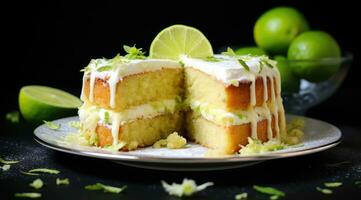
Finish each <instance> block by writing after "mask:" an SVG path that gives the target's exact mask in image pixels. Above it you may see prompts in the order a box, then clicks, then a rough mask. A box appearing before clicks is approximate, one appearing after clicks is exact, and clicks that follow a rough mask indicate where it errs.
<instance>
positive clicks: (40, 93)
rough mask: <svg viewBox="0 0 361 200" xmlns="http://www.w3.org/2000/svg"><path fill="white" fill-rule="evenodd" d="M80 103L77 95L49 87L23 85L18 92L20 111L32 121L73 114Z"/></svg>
mask: <svg viewBox="0 0 361 200" xmlns="http://www.w3.org/2000/svg"><path fill="white" fill-rule="evenodd" d="M81 104H82V102H81V101H80V99H79V98H78V97H76V96H74V95H72V94H69V93H67V92H64V91H62V90H59V89H55V88H51V87H45V86H37V85H31V86H24V87H22V88H21V90H20V93H19V107H20V112H21V114H22V115H23V117H24V118H25V119H26V120H28V121H30V122H33V123H41V122H42V121H43V120H54V119H57V118H61V117H65V116H70V115H74V114H76V108H78V107H79V106H81Z"/></svg>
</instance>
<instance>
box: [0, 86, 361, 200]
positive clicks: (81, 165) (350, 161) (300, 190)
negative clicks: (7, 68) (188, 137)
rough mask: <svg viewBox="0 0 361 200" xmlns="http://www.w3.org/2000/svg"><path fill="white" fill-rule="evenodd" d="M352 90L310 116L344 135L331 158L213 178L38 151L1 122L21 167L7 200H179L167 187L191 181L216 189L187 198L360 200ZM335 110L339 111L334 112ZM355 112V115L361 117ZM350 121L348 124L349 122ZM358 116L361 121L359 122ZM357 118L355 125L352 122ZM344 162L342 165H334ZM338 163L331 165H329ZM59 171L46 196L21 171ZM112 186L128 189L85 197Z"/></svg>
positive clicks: (1, 181) (8, 177) (21, 128)
mask: <svg viewBox="0 0 361 200" xmlns="http://www.w3.org/2000/svg"><path fill="white" fill-rule="evenodd" d="M352 91H353V90H349V91H348V90H343V91H342V92H338V94H337V95H335V96H334V97H332V98H331V99H330V100H328V101H326V102H325V103H324V104H323V105H322V106H319V107H316V108H314V109H313V110H311V112H309V113H308V115H310V116H311V117H316V118H319V119H321V120H325V121H329V122H331V123H333V124H335V125H336V126H338V127H339V128H340V129H341V131H342V133H343V138H344V139H343V141H342V143H341V144H340V145H338V146H336V147H334V148H332V149H329V150H327V151H324V152H320V153H316V154H312V155H307V156H301V157H296V158H287V159H281V160H273V161H266V162H263V163H261V164H258V165H254V166H250V167H246V168H239V169H232V170H224V171H207V172H170V171H155V170H145V169H138V168H131V167H126V166H122V165H120V164H116V163H113V162H110V161H107V160H100V159H94V158H88V157H81V156H75V155H69V154H66V153H61V152H56V151H53V150H50V149H47V148H45V147H43V146H41V145H39V144H37V143H36V142H35V141H34V139H33V138H32V132H33V129H34V127H31V126H30V125H28V124H26V123H25V122H23V121H21V122H20V123H19V124H12V123H10V122H5V121H3V122H2V125H1V132H0V156H1V157H2V158H6V159H15V160H20V161H21V162H19V163H18V164H13V165H12V166H11V169H10V170H9V171H2V170H0V199H13V198H14V193H17V192H41V193H42V195H43V197H42V198H43V199H77V200H79V199H179V198H176V197H172V196H169V195H168V194H167V193H166V192H165V191H164V190H163V188H162V186H161V184H160V180H165V181H167V182H181V181H182V179H183V178H185V177H187V178H191V179H194V180H196V181H197V183H203V182H206V181H212V182H214V183H215V185H214V186H212V187H210V188H208V189H206V190H205V191H202V192H200V193H197V194H196V195H195V196H193V197H191V198H187V199H224V200H225V199H234V195H235V194H237V193H240V192H248V195H249V198H248V199H269V198H268V196H266V195H263V194H259V193H257V192H255V191H254V190H253V189H252V186H253V185H262V186H271V187H275V188H278V189H280V190H282V191H284V192H285V193H286V196H285V198H282V199H303V200H304V199H361V187H359V186H357V185H355V181H359V180H361V127H360V125H359V124H360V123H359V119H360V117H359V116H356V115H357V113H358V111H359V107H357V108H354V109H353V110H351V109H350V110H344V109H342V108H340V106H335V105H336V104H338V103H340V101H341V99H345V98H346V99H348V98H353V99H355V98H356V100H357V99H360V95H356V96H354V95H353V92H352ZM331 109H333V111H332V112H331ZM355 109H356V110H355ZM347 117H348V118H347ZM355 117H356V118H355ZM351 119H352V120H351ZM340 162H344V164H341V165H339V166H332V164H334V163H340ZM330 164H331V166H330ZM33 168H54V169H58V170H60V171H61V173H60V174H58V175H46V174H44V175H41V176H40V178H41V179H42V180H43V181H44V183H45V186H44V187H43V188H42V189H40V190H35V189H32V188H31V187H29V183H31V182H32V181H33V180H34V179H35V178H37V177H33V176H27V175H23V174H21V173H20V172H19V170H23V171H26V170H28V169H33ZM58 177H59V178H69V179H70V185H62V186H57V185H56V184H55V180H56V178H58ZM334 181H337V182H343V186H341V187H339V188H335V189H333V191H334V193H333V194H331V195H325V194H322V193H320V192H318V191H316V187H317V186H323V183H324V182H334ZM97 182H100V183H103V184H107V185H113V186H122V185H127V186H128V188H127V189H126V190H125V191H124V192H123V193H121V194H111V193H103V192H102V191H88V190H84V189H83V188H84V186H85V185H88V184H94V183H97Z"/></svg>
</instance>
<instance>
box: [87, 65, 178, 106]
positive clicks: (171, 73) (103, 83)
mask: <svg viewBox="0 0 361 200" xmlns="http://www.w3.org/2000/svg"><path fill="white" fill-rule="evenodd" d="M91 82H92V81H91V80H90V78H85V80H84V83H83V84H84V87H83V92H84V93H83V94H84V95H83V99H84V101H85V102H88V101H90V102H92V103H93V104H95V105H97V106H99V107H102V108H106V109H113V110H115V111H122V110H125V109H129V108H130V107H133V106H138V105H142V104H145V103H147V102H152V101H159V100H165V99H176V98H179V97H180V96H182V93H183V70H182V69H180V68H163V69H161V70H157V71H150V72H144V73H141V74H134V75H129V76H126V77H123V78H122V80H119V81H118V82H117V84H116V86H115V91H114V92H112V91H111V89H112V88H111V87H110V84H109V77H102V78H95V80H94V83H93V86H92V84H91ZM91 89H92V90H93V91H92V92H91ZM91 93H92V95H93V96H92V98H91V97H90V96H91ZM112 98H114V100H113V101H114V105H113V106H111V102H112Z"/></svg>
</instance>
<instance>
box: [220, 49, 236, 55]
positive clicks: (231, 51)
mask: <svg viewBox="0 0 361 200" xmlns="http://www.w3.org/2000/svg"><path fill="white" fill-rule="evenodd" d="M222 54H223V55H226V56H232V57H234V56H237V54H236V53H235V52H234V51H233V49H232V48H231V47H227V51H224V52H222Z"/></svg>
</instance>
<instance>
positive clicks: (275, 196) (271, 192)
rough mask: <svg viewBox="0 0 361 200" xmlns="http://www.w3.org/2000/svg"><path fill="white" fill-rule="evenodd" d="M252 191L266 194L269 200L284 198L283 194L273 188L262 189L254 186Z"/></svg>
mask: <svg viewBox="0 0 361 200" xmlns="http://www.w3.org/2000/svg"><path fill="white" fill-rule="evenodd" d="M253 189H255V190H256V191H257V192H260V193H263V194H268V195H269V196H270V199H271V200H276V199H279V198H280V197H284V196H286V194H285V193H284V192H282V191H280V190H278V189H276V188H273V187H263V186H258V185H254V186H253Z"/></svg>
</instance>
